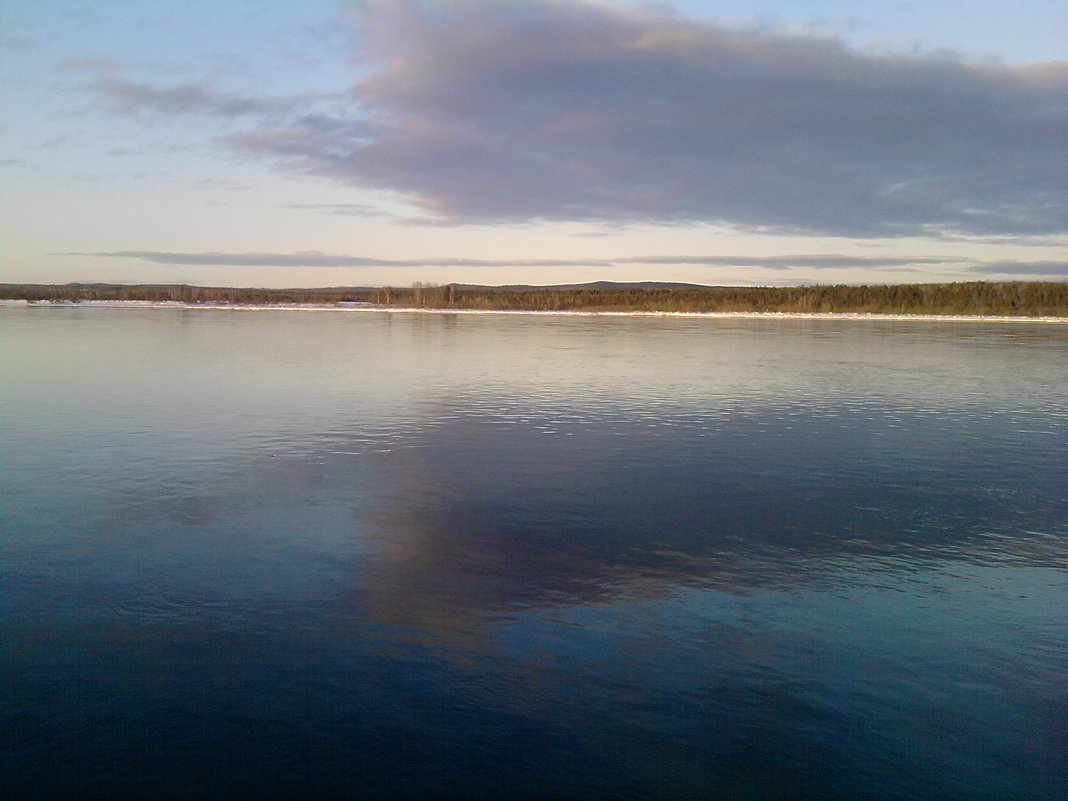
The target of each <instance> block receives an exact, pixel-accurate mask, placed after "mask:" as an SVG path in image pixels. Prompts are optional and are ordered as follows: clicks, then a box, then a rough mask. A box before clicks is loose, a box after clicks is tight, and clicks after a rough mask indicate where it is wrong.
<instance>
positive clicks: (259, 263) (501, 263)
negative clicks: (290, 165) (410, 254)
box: [54, 250, 611, 267]
mask: <svg viewBox="0 0 1068 801" xmlns="http://www.w3.org/2000/svg"><path fill="white" fill-rule="evenodd" d="M54 255H62V256H93V257H104V258H118V259H142V260H144V261H150V262H153V263H155V264H174V265H198V266H212V267H583V266H597V265H605V264H610V263H611V262H607V261H603V260H596V259H594V260H591V259H577V260H565V259H516V260H511V261H509V260H504V259H465V258H450V257H441V258H429V259H377V258H368V257H364V256H331V255H328V254H326V253H320V252H319V251H317V250H308V251H301V252H298V253H219V252H206V253H176V252H168V251H156V250H118V251H108V252H101V253H60V254H54Z"/></svg>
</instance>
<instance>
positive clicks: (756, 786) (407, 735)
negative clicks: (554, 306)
mask: <svg viewBox="0 0 1068 801" xmlns="http://www.w3.org/2000/svg"><path fill="white" fill-rule="evenodd" d="M1066 410H1068V326H1064V325H1042V324H1026V323H1020V324H990V323H979V322H976V323H945V322H942V323H939V322H915V321H912V322H891V321H834V320H784V319H773V320H753V319H657V318H598V317H514V316H449V315H418V314H385V313H360V312H285V311H259V312H241V311H220V310H203V311H197V310H179V309H99V308H95V309H77V308H16V307H4V308H0V515H2V516H0V520H2V533H0V715H2V720H0V742H2V745H3V747H2V756H0V796H2V797H4V798H24V797H26V798H38V797H64V798H108V799H112V798H127V797H130V798H152V799H160V798H235V797H266V798H273V797H280V798H321V797H359V798H486V799H497V798H518V799H523V798H530V799H548V798H560V799H564V798H605V799H607V798H672V799H673V798H708V799H719V798H723V799H851V800H852V799H969V800H970V801H977V800H979V799H992V800H993V799H997V800H998V801H1004V800H1005V799H1044V800H1045V799H1062V798H1064V797H1065V777H1066V775H1068V759H1066V748H1068V737H1066V731H1068V681H1066V677H1068V647H1066V628H1065V612H1064V610H1065V609H1066V608H1068V411H1066Z"/></svg>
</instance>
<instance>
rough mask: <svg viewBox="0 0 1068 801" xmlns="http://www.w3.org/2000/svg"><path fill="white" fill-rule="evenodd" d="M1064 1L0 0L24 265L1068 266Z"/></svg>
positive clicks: (189, 275) (535, 268) (304, 277)
mask: <svg viewBox="0 0 1068 801" xmlns="http://www.w3.org/2000/svg"><path fill="white" fill-rule="evenodd" d="M1066 54H1068V6H1066V5H1065V4H1064V3H1063V2H1060V0H1058V1H1057V2H1053V1H1052V0H1049V1H1047V0H1028V1H1027V2H1021V3H1017V4H1011V5H1010V4H1006V3H1003V2H988V1H987V0H982V1H979V2H976V1H972V2H956V1H955V0H928V2H915V3H913V2H870V1H869V2H864V1H863V0H853V1H852V2H806V3H791V2H785V1H784V0H777V1H773V0H763V1H762V2H760V1H758V2H744V3H743V2H736V1H735V0H731V1H730V2H726V1H724V2H707V1H705V2H698V1H697V0H679V2H676V3H673V4H672V3H656V4H638V3H623V2H616V3H605V2H601V3H594V2H578V1H577V0H556V1H555V2H546V1H541V0H516V1H515V2H509V1H508V0H499V1H498V2H478V1H477V0H476V1H475V2H404V1H403V0H401V1H400V2H397V1H396V0H368V1H367V2H358V3H346V2H335V1H333V0H316V1H315V2H310V1H309V2H301V3H294V2H289V1H286V2H282V1H281V0H279V1H277V2H272V1H271V0H261V1H260V2H251V0H249V1H247V2H233V1H231V2H225V3H223V2H219V0H214V2H205V1H202V0H185V1H184V2H170V1H167V0H140V1H139V2H132V1H129V2H118V0H112V1H111V2H54V1H52V0H34V1H33V2H30V1H29V0H0V102H2V104H3V108H4V109H5V113H4V115H3V118H2V121H0V212H2V217H0V281H18V282H49V283H52V282H56V283H61V282H67V281H114V282H191V283H199V284H216V285H263V286H310V285H368V284H387V283H388V284H394V285H406V284H410V283H411V282H412V281H415V280H422V281H462V282H478V283H513V282H526V283H557V282H572V281H585V280H597V279H614V280H640V279H647V280H678V281H695V282H700V283H710V284H723V283H759V284H764V283H767V284H794V283H813V282H819V283H834V282H839V281H845V282H877V283H886V282H898V281H910V282H911V281H924V280H969V279H977V278H990V279H999V278H1015V277H1025V278H1047V279H1049V278H1052V279H1055V280H1064V279H1066V278H1068V249H1066V247H1065V245H1066V244H1068V222H1066V221H1068V213H1066V209H1065V205H1066V198H1068V189H1066V180H1065V177H1064V176H1065V174H1066V171H1065V170H1064V168H1063V165H1064V164H1065V163H1068V146H1066V139H1068V136H1066V134H1065V132H1066V131H1068V100H1066V97H1068V62H1065V61H1064V60H1063V59H1064V58H1065V57H1066Z"/></svg>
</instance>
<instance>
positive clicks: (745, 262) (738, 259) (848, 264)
mask: <svg viewBox="0 0 1068 801" xmlns="http://www.w3.org/2000/svg"><path fill="white" fill-rule="evenodd" d="M616 261H617V262H618V263H620V264H695V265H705V266H708V267H764V268H767V269H772V270H791V269H795V268H804V269H808V270H834V269H848V268H857V267H859V268H867V269H884V268H891V269H893V268H901V267H909V266H913V265H917V264H950V263H956V262H958V261H960V260H959V259H955V258H954V259H944V258H893V257H870V256H841V255H838V254H834V253H822V254H806V255H798V256H632V257H628V258H625V259H616Z"/></svg>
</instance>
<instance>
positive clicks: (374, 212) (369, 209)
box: [282, 203, 387, 217]
mask: <svg viewBox="0 0 1068 801" xmlns="http://www.w3.org/2000/svg"><path fill="white" fill-rule="evenodd" d="M282 208H286V209H303V210H305V211H320V212H324V213H326V214H340V215H342V216H345V217H383V216H386V214H387V212H385V211H383V210H382V209H380V208H378V207H376V206H369V205H367V204H366V203H285V204H283V206H282Z"/></svg>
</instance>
